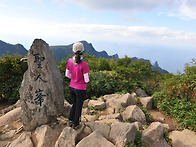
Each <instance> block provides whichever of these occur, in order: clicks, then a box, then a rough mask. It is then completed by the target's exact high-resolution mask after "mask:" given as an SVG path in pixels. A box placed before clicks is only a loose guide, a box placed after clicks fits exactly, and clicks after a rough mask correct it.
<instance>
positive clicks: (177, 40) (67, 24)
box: [0, 0, 196, 73]
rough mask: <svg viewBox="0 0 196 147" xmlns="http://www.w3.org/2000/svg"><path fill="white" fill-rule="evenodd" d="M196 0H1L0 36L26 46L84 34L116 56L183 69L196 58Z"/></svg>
mask: <svg viewBox="0 0 196 147" xmlns="http://www.w3.org/2000/svg"><path fill="white" fill-rule="evenodd" d="M195 10H196V0H0V40H2V41H5V42H7V43H10V44H17V43H20V44H22V45H23V46H24V47H25V48H26V49H27V50H28V49H29V48H30V46H31V45H32V42H33V40H34V39H36V38H41V39H43V40H45V41H46V42H47V43H48V44H49V45H69V44H71V43H74V42H77V41H81V40H86V41H87V42H89V43H92V45H93V46H94V48H95V49H96V50H97V51H103V50H105V51H106V52H107V53H108V54H109V55H113V54H116V53H117V54H118V55H119V57H120V58H123V57H124V56H125V55H127V56H128V57H138V58H144V59H149V60H150V62H151V63H152V64H153V63H154V62H155V61H158V63H159V66H160V67H161V68H163V69H166V70H167V71H169V72H172V73H177V72H178V71H180V72H183V69H184V65H185V63H190V62H191V61H192V59H196V13H195Z"/></svg>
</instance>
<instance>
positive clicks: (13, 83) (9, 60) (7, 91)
mask: <svg viewBox="0 0 196 147" xmlns="http://www.w3.org/2000/svg"><path fill="white" fill-rule="evenodd" d="M21 58H22V56H19V55H14V56H12V55H7V56H2V57H1V58H0V87H1V89H0V102H2V101H6V102H9V103H14V102H16V101H17V100H18V99H19V98H20V96H19V89H20V85H21V82H22V77H23V74H24V72H25V71H26V70H27V63H26V62H20V59H21Z"/></svg>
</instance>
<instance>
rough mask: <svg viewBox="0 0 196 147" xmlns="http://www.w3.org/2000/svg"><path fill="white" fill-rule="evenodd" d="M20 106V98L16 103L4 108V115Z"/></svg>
mask: <svg viewBox="0 0 196 147" xmlns="http://www.w3.org/2000/svg"><path fill="white" fill-rule="evenodd" d="M18 107H20V100H18V101H17V102H16V103H15V104H14V105H11V106H9V107H7V108H5V109H3V110H2V113H3V115H5V114H6V113H8V112H9V111H11V110H13V109H15V108H18Z"/></svg>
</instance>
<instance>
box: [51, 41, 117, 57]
mask: <svg viewBox="0 0 196 147" xmlns="http://www.w3.org/2000/svg"><path fill="white" fill-rule="evenodd" d="M80 42H82V43H83V45H84V48H85V52H84V55H85V54H87V53H88V54H89V55H94V56H96V57H97V58H106V59H111V58H113V59H114V60H117V59H118V58H119V57H118V55H117V54H114V55H112V56H109V55H108V54H107V52H106V51H101V52H98V51H96V50H95V49H94V47H93V45H92V44H91V43H88V42H87V41H80ZM72 45H73V43H72V44H70V45H60V46H50V49H51V51H52V52H53V53H54V55H55V56H56V59H57V60H58V61H61V60H62V59H65V58H66V57H68V56H69V55H71V56H72V55H73V51H72Z"/></svg>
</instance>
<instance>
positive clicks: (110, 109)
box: [105, 107, 115, 114]
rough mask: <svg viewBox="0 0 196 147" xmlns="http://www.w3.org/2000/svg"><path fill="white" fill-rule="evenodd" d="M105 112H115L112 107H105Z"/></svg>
mask: <svg viewBox="0 0 196 147" xmlns="http://www.w3.org/2000/svg"><path fill="white" fill-rule="evenodd" d="M105 112H106V113H107V114H114V113H115V109H114V108H111V107H107V108H106V109H105Z"/></svg>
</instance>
